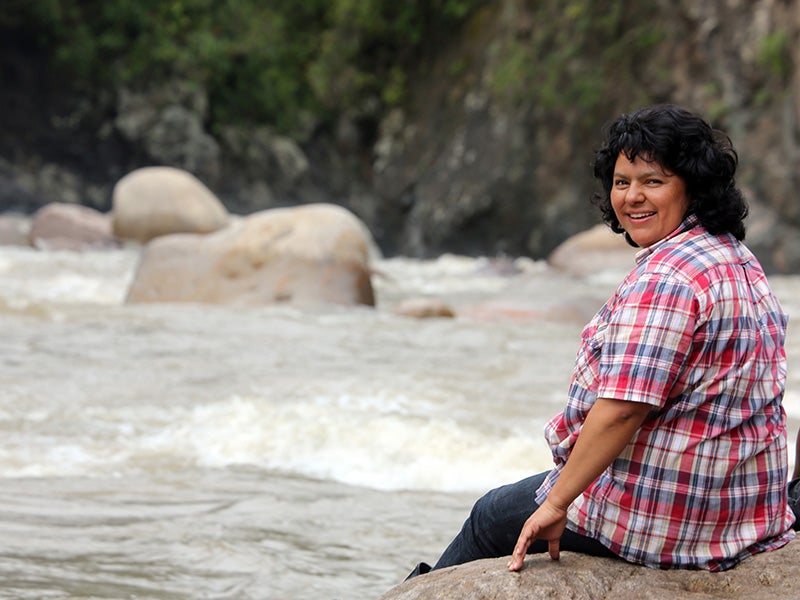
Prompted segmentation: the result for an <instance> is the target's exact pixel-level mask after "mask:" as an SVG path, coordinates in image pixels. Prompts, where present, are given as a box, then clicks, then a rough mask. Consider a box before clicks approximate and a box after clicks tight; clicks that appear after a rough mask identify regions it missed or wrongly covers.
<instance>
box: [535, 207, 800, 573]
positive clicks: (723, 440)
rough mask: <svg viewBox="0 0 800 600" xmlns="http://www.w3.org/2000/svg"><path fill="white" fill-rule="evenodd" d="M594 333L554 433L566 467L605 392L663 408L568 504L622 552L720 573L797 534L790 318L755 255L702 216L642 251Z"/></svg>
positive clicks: (580, 528) (585, 343) (585, 525)
mask: <svg viewBox="0 0 800 600" xmlns="http://www.w3.org/2000/svg"><path fill="white" fill-rule="evenodd" d="M636 260H637V266H636V267H635V268H634V269H633V271H631V273H630V274H629V275H628V276H627V277H626V278H625V280H624V281H623V282H622V284H621V285H620V286H619V288H618V289H617V291H616V293H615V294H614V295H613V296H612V297H611V299H609V301H608V302H607V303H606V304H605V306H603V308H602V309H601V310H600V312H598V313H597V315H595V317H594V318H593V319H592V321H591V322H590V323H589V324H588V325H587V326H586V327H585V328H584V330H583V334H582V342H581V346H580V350H579V352H578V357H577V362H576V366H575V371H574V373H573V376H572V382H571V384H570V390H569V400H568V403H567V407H566V409H565V410H564V412H563V413H561V414H559V415H557V416H556V417H554V418H553V419H552V420H551V421H550V422H549V423H548V424H547V426H546V427H545V437H546V439H547V441H548V443H549V444H550V446H551V448H552V451H553V457H554V459H555V463H556V468H555V469H554V470H553V471H552V472H551V473H550V475H549V476H548V477H547V479H546V480H545V482H544V484H543V485H542V487H541V488H540V489H539V490H538V492H537V496H536V499H537V501H538V502H539V503H540V504H541V503H542V502H543V501H544V499H545V498H546V497H547V494H548V493H549V491H550V489H551V488H552V486H553V484H554V483H555V481H556V479H557V478H558V475H559V473H560V472H561V468H562V467H563V465H564V463H565V462H566V460H567V458H568V457H569V454H570V451H571V449H572V446H573V444H574V443H575V441H576V439H577V438H578V436H579V435H580V430H581V426H582V424H583V421H584V419H585V418H586V415H587V413H588V412H589V409H590V408H591V407H592V405H593V404H594V401H595V400H596V399H597V398H598V397H599V398H611V399H616V400H628V401H631V402H645V403H647V404H650V405H652V408H653V410H652V411H651V412H650V414H649V415H648V417H647V418H646V419H645V421H644V423H643V425H642V427H641V428H640V429H639V431H638V432H637V433H636V435H635V436H634V437H633V439H632V440H631V442H630V443H629V444H628V445H627V447H626V448H625V449H624V450H623V451H622V453H621V454H620V455H619V457H618V458H616V459H615V460H614V462H613V463H611V465H610V466H609V467H608V469H606V471H605V472H604V473H603V474H602V475H601V476H600V477H599V478H598V479H597V480H596V481H595V483H593V484H592V485H591V486H589V488H588V489H587V490H586V491H585V492H584V493H583V494H582V495H581V496H579V497H578V498H577V499H576V500H575V502H574V503H573V504H572V506H571V507H570V510H569V524H568V528H569V529H571V530H573V531H576V532H578V533H581V534H583V535H586V536H588V537H592V538H595V539H597V540H599V541H600V542H601V543H603V544H604V545H606V546H607V547H608V548H610V549H611V551H612V552H614V553H616V554H618V555H619V556H621V557H622V558H624V559H626V560H629V561H631V562H635V563H641V564H644V565H647V566H650V567H658V568H689V569H697V568H699V569H708V570H711V571H721V570H725V569H729V568H731V567H733V566H735V565H736V564H737V563H739V562H740V561H741V560H743V559H744V558H746V557H747V556H750V555H752V554H755V553H757V552H763V551H766V550H772V549H775V548H779V547H781V546H783V545H784V544H786V543H787V542H788V541H789V540H791V539H792V538H793V537H794V532H793V531H792V530H791V526H792V523H793V522H794V515H793V513H792V512H791V510H790V509H789V508H788V507H787V503H786V477H787V468H788V464H787V453H786V427H785V421H786V416H785V413H784V410H783V406H782V405H781V400H782V398H783V392H784V383H785V379H786V355H785V351H784V338H785V331H786V321H787V317H786V315H785V314H784V312H783V310H782V309H781V307H780V304H779V303H778V300H777V299H776V298H775V296H774V295H773V294H772V291H771V289H770V287H769V284H768V282H767V280H766V277H765V276H764V272H763V271H762V269H761V266H760V265H759V264H758V261H757V260H756V259H755V257H754V256H753V255H752V253H751V252H750V251H749V250H748V249H747V248H746V247H745V246H744V245H742V244H740V243H739V242H738V241H737V240H736V239H735V238H734V237H733V236H729V235H721V236H714V235H711V234H709V233H708V232H707V231H706V230H705V229H704V228H703V227H701V226H700V225H699V224H698V223H697V220H696V218H695V217H689V218H687V219H686V220H685V221H684V223H683V224H682V225H681V227H679V228H678V229H677V230H676V231H675V232H674V233H672V234H671V235H670V236H668V237H667V238H665V239H664V240H662V241H661V242H659V243H657V244H655V245H653V246H651V247H649V248H646V249H644V250H642V251H641V252H640V253H639V254H638V255H637V257H636Z"/></svg>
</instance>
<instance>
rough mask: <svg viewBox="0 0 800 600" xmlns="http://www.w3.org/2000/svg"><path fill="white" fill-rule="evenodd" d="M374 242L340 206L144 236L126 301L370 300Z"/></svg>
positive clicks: (257, 302)
mask: <svg viewBox="0 0 800 600" xmlns="http://www.w3.org/2000/svg"><path fill="white" fill-rule="evenodd" d="M372 244H373V242H372V236H371V235H370V233H369V231H368V230H367V228H366V226H365V225H364V224H363V223H362V222H361V221H360V220H359V219H358V218H357V217H356V216H355V215H353V214H352V213H351V212H349V211H348V210H346V209H344V208H342V207H340V206H335V205H332V204H307V205H302V206H297V207H292V208H276V209H270V210H264V211H260V212H257V213H253V214H252V215H249V216H247V217H242V218H241V219H234V220H233V221H232V222H231V224H230V225H229V226H228V227H226V228H225V229H222V230H220V231H217V232H214V233H211V234H208V235H198V234H175V235H168V236H163V237H159V238H156V239H154V240H152V241H151V242H149V243H148V244H147V245H146V246H145V247H144V249H143V252H142V258H141V261H140V263H139V267H138V269H137V272H136V274H135V276H134V280H133V283H132V284H131V287H130V289H129V292H128V301H129V302H202V303H215V304H242V305H262V304H272V303H276V302H287V303H292V304H320V303H332V304H344V305H358V304H363V305H369V306H373V305H374V304H375V297H374V292H373V288H372V282H371V278H370V270H369V254H370V248H371V247H372Z"/></svg>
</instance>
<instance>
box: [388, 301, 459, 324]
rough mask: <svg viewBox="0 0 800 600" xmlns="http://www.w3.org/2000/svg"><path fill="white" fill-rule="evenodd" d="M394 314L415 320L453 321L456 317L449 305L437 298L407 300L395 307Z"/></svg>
mask: <svg viewBox="0 0 800 600" xmlns="http://www.w3.org/2000/svg"><path fill="white" fill-rule="evenodd" d="M394 313H395V314H398V315H401V316H404V317H412V318H415V319H434V318H445V319H452V318H453V317H455V316H456V313H455V311H454V310H453V308H452V307H451V306H450V305H449V304H447V303H446V302H445V301H443V300H439V299H437V298H406V299H405V300H402V301H401V302H399V303H398V305H397V306H395V308H394Z"/></svg>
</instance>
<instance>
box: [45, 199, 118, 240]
mask: <svg viewBox="0 0 800 600" xmlns="http://www.w3.org/2000/svg"><path fill="white" fill-rule="evenodd" d="M29 239H30V245H31V246H34V247H36V248H39V249H41V250H86V249H90V248H112V247H118V246H119V243H118V241H117V239H116V238H115V237H114V234H113V233H112V226H111V217H110V215H108V214H105V213H101V212H100V211H98V210H95V209H93V208H89V207H87V206H82V205H80V204H68V203H63V202H53V203H51V204H47V205H45V206H43V207H42V208H40V209H39V210H38V211H36V213H35V214H34V215H33V219H32V221H31V229H30V234H29Z"/></svg>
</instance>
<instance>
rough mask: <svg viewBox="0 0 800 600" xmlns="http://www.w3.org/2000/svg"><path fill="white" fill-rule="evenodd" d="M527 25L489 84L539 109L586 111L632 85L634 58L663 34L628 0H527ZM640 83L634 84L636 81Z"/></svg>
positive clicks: (649, 16)
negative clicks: (529, 18) (527, 32)
mask: <svg viewBox="0 0 800 600" xmlns="http://www.w3.org/2000/svg"><path fill="white" fill-rule="evenodd" d="M523 6H524V7H525V9H526V10H527V11H528V12H529V13H530V15H531V16H532V20H533V27H532V28H531V33H530V35H529V37H528V38H517V39H515V40H514V41H513V42H512V43H511V46H510V47H509V48H506V51H505V60H504V61H503V63H502V64H501V66H500V68H499V69H498V70H497V73H496V74H495V78H494V85H495V87H496V89H497V90H498V91H501V92H505V93H507V94H510V95H512V96H515V97H518V98H520V99H522V98H524V99H525V101H533V102H534V103H535V104H537V105H538V106H541V107H542V108H544V109H545V110H548V109H557V108H559V107H562V106H565V105H571V106H577V107H580V108H581V109H584V111H585V112H586V113H588V112H590V111H592V110H593V109H595V108H596V107H597V106H598V105H599V104H600V103H601V102H602V101H603V100H604V99H605V98H607V97H610V96H612V95H613V90H614V88H615V87H617V88H618V87H621V86H623V85H626V86H628V87H630V88H631V89H636V88H637V85H636V82H635V81H631V80H632V78H635V77H636V64H637V61H638V60H639V59H640V58H641V56H642V55H643V53H645V52H647V51H648V50H649V49H650V48H653V47H654V46H655V45H657V44H658V43H659V42H660V41H661V40H662V39H663V37H664V35H663V33H662V32H661V31H660V29H659V25H658V22H654V21H653V19H652V12H653V11H652V8H648V6H647V5H646V3H639V2H635V1H634V0H606V1H605V2H597V1H593V0H571V1H569V2H564V0H528V1H527V3H523ZM638 87H640V86H638Z"/></svg>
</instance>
